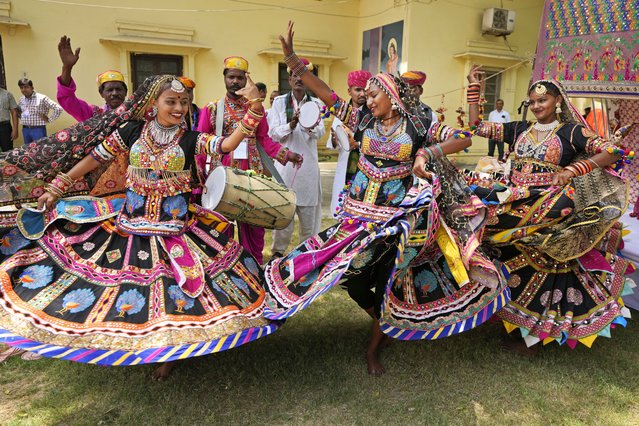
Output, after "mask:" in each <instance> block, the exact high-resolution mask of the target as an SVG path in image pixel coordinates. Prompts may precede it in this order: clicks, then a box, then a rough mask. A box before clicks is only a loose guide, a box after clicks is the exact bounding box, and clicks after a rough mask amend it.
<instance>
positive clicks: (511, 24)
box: [481, 7, 515, 36]
mask: <svg viewBox="0 0 639 426" xmlns="http://www.w3.org/2000/svg"><path fill="white" fill-rule="evenodd" d="M514 29H515V11H514V10H506V9H499V8H496V7H493V8H490V9H486V10H484V19H483V21H482V26H481V31H482V34H492V35H497V36H502V35H508V34H510V33H512V32H513V30H514Z"/></svg>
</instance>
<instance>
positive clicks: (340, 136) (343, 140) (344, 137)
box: [335, 125, 351, 152]
mask: <svg viewBox="0 0 639 426" xmlns="http://www.w3.org/2000/svg"><path fill="white" fill-rule="evenodd" d="M335 137H336V138H337V144H338V145H339V147H340V148H342V150H344V151H346V152H350V150H351V143H350V141H349V140H348V134H347V133H346V130H344V127H343V126H341V125H340V126H337V127H335Z"/></svg>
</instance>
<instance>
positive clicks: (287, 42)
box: [280, 21, 295, 57]
mask: <svg viewBox="0 0 639 426" xmlns="http://www.w3.org/2000/svg"><path fill="white" fill-rule="evenodd" d="M294 25H295V24H294V23H293V21H288V30H287V31H286V37H284V36H282V35H281V34H280V43H282V52H283V53H284V56H285V57H286V56H288V55H290V54H291V53H293V35H294V34H295V31H293V26H294Z"/></svg>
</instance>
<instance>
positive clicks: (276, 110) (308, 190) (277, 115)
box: [267, 58, 326, 257]
mask: <svg viewBox="0 0 639 426" xmlns="http://www.w3.org/2000/svg"><path fill="white" fill-rule="evenodd" d="M301 60H302V61H303V62H304V64H305V67H306V68H307V69H309V70H312V69H313V65H312V64H311V63H309V61H308V60H306V59H304V58H302V59H301ZM288 72H289V78H288V82H289V84H290V85H291V92H289V93H288V94H286V95H283V96H278V97H277V98H275V101H273V107H272V108H271V110H270V111H269V113H268V115H267V119H268V123H269V127H270V128H271V129H270V135H271V136H272V137H273V139H275V140H276V141H278V142H280V143H282V144H285V145H286V146H288V147H289V148H290V149H294V150H295V151H296V152H299V153H301V154H302V155H303V156H304V158H305V161H304V164H303V165H302V167H300V168H299V170H295V169H294V168H293V167H291V166H285V167H278V171H279V172H280V174H281V175H282V179H284V182H285V184H286V186H287V187H289V188H290V189H292V190H293V192H295V194H296V196H297V208H296V209H295V212H296V213H297V218H298V220H299V221H300V231H299V236H300V242H301V241H304V240H306V239H307V238H309V237H311V236H312V235H315V234H317V233H318V232H319V230H320V225H321V222H322V206H321V203H322V188H321V184H320V170H319V162H318V158H317V141H318V140H319V139H321V137H322V136H324V133H325V132H326V130H325V129H324V123H323V122H322V120H321V119H320V113H319V108H315V110H316V111H317V112H316V115H315V117H316V118H317V120H314V119H312V120H311V121H312V122H313V124H310V125H306V126H304V122H303V120H302V119H301V114H300V110H301V109H302V108H303V107H304V105H305V104H306V103H313V102H315V103H316V104H317V103H319V100H318V99H316V98H311V96H310V95H308V94H307V93H306V86H304V83H302V80H301V79H300V78H299V77H297V76H295V75H293V74H292V73H291V70H290V69H289V70H288ZM309 106H311V105H309ZM311 109H313V108H311ZM294 227H295V223H294V222H291V224H290V225H289V226H287V227H286V228H285V229H282V230H276V231H273V247H272V252H273V257H281V256H282V254H283V253H285V252H286V249H287V248H288V245H289V244H290V242H291V237H292V236H293V229H294Z"/></svg>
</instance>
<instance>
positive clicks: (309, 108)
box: [299, 101, 322, 130]
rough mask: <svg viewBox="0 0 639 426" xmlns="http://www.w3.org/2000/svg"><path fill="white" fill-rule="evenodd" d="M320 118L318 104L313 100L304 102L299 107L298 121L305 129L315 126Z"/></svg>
mask: <svg viewBox="0 0 639 426" xmlns="http://www.w3.org/2000/svg"><path fill="white" fill-rule="evenodd" d="M321 119H322V113H321V111H320V107H319V105H317V104H316V103H315V102H313V101H310V102H306V103H305V104H304V105H302V106H301V107H300V115H299V123H300V126H302V127H303V128H305V129H309V130H310V129H312V128H313V127H315V126H317V125H318V124H319V122H320V120H321Z"/></svg>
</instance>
